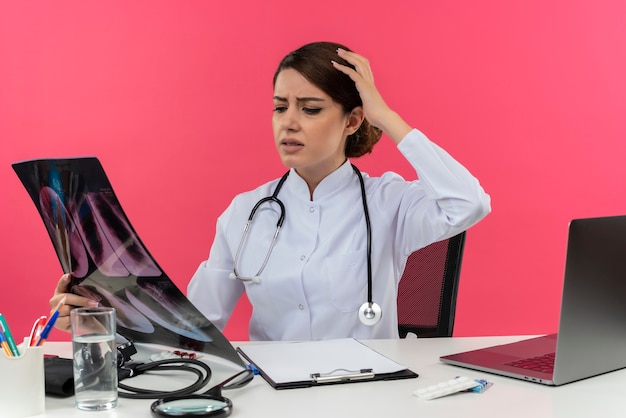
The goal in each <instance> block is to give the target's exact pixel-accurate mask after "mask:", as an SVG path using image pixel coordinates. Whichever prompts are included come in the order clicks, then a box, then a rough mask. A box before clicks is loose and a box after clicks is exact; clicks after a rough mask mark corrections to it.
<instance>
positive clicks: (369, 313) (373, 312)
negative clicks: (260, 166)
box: [229, 164, 383, 326]
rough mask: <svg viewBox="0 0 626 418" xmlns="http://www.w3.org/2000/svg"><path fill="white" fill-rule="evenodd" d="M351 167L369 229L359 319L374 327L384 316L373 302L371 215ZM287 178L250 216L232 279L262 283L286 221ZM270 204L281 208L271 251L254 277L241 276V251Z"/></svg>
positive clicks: (361, 180) (285, 177)
mask: <svg viewBox="0 0 626 418" xmlns="http://www.w3.org/2000/svg"><path fill="white" fill-rule="evenodd" d="M351 165H352V169H353V170H354V172H355V173H356V175H357V177H358V178H359V183H360V185H361V201H362V202H363V212H364V214H365V226H366V228H367V302H365V303H363V305H361V307H360V308H359V319H360V320H361V322H362V323H363V324H364V325H369V326H372V325H376V324H377V323H378V322H379V321H380V318H381V317H382V315H383V312H382V309H381V308H380V305H378V304H377V303H375V302H374V301H373V300H372V227H371V225H370V215H369V210H368V207H367V198H366V196H365V183H364V182H363V176H362V175H361V172H360V171H359V169H358V168H356V166H355V165H354V164H351ZM287 176H289V171H287V172H286V173H285V175H283V176H282V178H281V179H280V181H279V182H278V184H277V185H276V188H275V189H274V193H272V195H271V196H268V197H264V198H263V199H261V200H259V201H258V202H257V203H256V205H254V207H253V208H252V211H251V212H250V216H248V221H247V222H246V225H245V226H244V228H243V233H242V235H241V240H240V241H239V246H238V247H237V252H236V253H235V260H234V267H233V272H232V273H230V275H229V277H230V278H231V279H237V280H241V281H243V282H253V283H260V282H261V272H263V269H265V266H266V265H267V261H268V260H269V258H270V255H271V254H272V250H273V249H274V245H275V244H276V239H277V238H278V233H279V232H280V229H281V228H282V226H283V222H284V221H285V205H284V204H283V202H281V201H280V199H279V198H278V192H280V189H281V188H282V187H283V183H284V182H285V180H287ZM268 202H274V203H276V204H278V206H279V207H280V215H279V217H278V222H277V223H276V231H275V232H274V236H273V237H272V242H271V243H270V246H269V249H268V250H267V254H266V255H265V259H264V260H263V263H262V264H261V267H260V268H259V270H258V271H257V273H256V274H255V275H254V276H252V277H246V276H242V275H241V274H239V271H238V269H237V266H238V264H239V256H240V255H241V250H242V248H243V246H244V243H245V242H246V240H247V236H248V230H249V228H250V225H251V224H252V220H253V218H254V215H255V214H256V212H257V210H258V209H259V207H260V206H261V205H263V204H264V203H268Z"/></svg>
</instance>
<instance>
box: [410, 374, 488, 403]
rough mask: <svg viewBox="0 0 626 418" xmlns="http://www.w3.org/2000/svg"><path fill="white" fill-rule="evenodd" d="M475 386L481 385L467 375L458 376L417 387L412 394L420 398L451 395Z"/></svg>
mask: <svg viewBox="0 0 626 418" xmlns="http://www.w3.org/2000/svg"><path fill="white" fill-rule="evenodd" d="M477 386H481V383H480V382H477V381H475V380H473V379H470V378H469V377H465V376H459V377H456V378H454V379H450V380H447V381H445V382H441V383H437V384H435V385H430V386H427V387H424V388H420V389H417V390H416V391H415V392H413V395H415V396H417V397H418V398H420V399H435V398H441V397H442V396H447V395H451V394H453V393H457V392H463V391H466V390H468V389H472V388H475V387H477Z"/></svg>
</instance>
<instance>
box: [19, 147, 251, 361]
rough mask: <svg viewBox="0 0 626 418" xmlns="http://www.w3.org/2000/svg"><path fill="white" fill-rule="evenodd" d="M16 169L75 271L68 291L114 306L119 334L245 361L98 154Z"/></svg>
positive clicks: (67, 268) (69, 269)
mask: <svg viewBox="0 0 626 418" xmlns="http://www.w3.org/2000/svg"><path fill="white" fill-rule="evenodd" d="M13 168H14V170H15V172H16V173H17V175H18V177H19V179H20V180H21V181H22V184H23V185H24V187H25V188H26V190H27V191H28V194H29V195H30V197H31V198H32V200H33V202H34V203H35V206H36V207H37V210H38V211H39V213H40V215H41V218H42V220H43V223H44V225H45V227H46V229H47V231H48V234H49V235H50V239H51V240H52V244H53V246H54V249H55V251H56V254H57V256H58V258H59V261H60V263H61V266H62V268H63V271H64V272H66V273H71V274H72V277H73V280H72V284H71V288H70V291H71V292H72V293H76V294H80V295H83V296H86V297H88V298H91V299H94V300H96V301H98V302H99V303H100V305H102V306H110V307H113V308H115V309H116V313H117V330H118V333H119V334H120V335H122V336H123V337H125V338H127V339H129V340H131V341H135V342H139V343H150V344H160V345H165V346H170V347H176V348H182V349H186V350H193V351H199V352H205V353H208V354H212V355H216V356H218V357H221V358H224V359H227V360H230V361H232V362H234V363H236V364H238V365H241V366H243V365H244V364H243V362H242V360H241V358H240V357H239V355H238V354H237V353H236V351H235V350H234V348H233V347H232V345H231V344H230V343H229V342H228V341H227V340H226V338H225V337H224V336H223V334H222V333H221V332H220V331H219V330H218V329H217V328H216V327H215V326H214V325H213V324H212V323H211V322H210V321H209V320H208V319H207V318H206V317H205V316H204V315H203V314H202V313H201V312H200V311H199V310H198V309H196V307H195V306H193V304H192V303H191V302H189V300H188V299H187V298H186V297H185V296H184V294H183V293H182V292H181V291H180V290H179V289H178V288H177V287H176V285H175V284H174V282H172V280H171V279H170V278H169V277H168V276H167V275H166V274H165V272H164V271H163V270H162V269H161V268H160V267H159V265H158V264H157V262H156V261H155V260H154V258H152V256H151V255H150V253H149V252H148V250H147V249H146V247H145V246H144V245H143V243H142V242H141V240H140V239H139V236H138V235H137V233H136V232H135V230H134V229H133V227H132V225H131V223H130V221H129V220H128V218H127V217H126V215H125V214H124V211H123V210H122V206H121V205H120V202H119V201H118V200H117V197H116V196H115V193H114V192H113V188H112V186H111V184H110V182H109V180H108V178H107V176H106V174H105V172H104V169H103V168H102V165H101V164H100V162H99V161H98V159H97V158H95V157H85V158H67V159H41V160H32V161H23V162H19V163H15V164H13ZM51 289H52V288H51Z"/></svg>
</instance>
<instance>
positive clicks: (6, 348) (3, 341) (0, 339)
mask: <svg viewBox="0 0 626 418" xmlns="http://www.w3.org/2000/svg"><path fill="white" fill-rule="evenodd" d="M0 345H2V349H3V350H4V354H6V355H7V357H13V353H11V349H10V348H9V344H7V340H6V338H4V334H3V333H2V331H0Z"/></svg>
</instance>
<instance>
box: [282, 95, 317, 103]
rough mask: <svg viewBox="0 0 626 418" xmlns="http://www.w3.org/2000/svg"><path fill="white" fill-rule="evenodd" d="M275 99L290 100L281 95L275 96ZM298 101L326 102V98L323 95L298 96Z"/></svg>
mask: <svg viewBox="0 0 626 418" xmlns="http://www.w3.org/2000/svg"><path fill="white" fill-rule="evenodd" d="M274 100H276V101H279V102H286V101H288V100H287V99H286V98H284V97H280V96H274ZM296 101H297V102H324V101H325V100H324V99H322V98H321V97H297V98H296Z"/></svg>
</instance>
